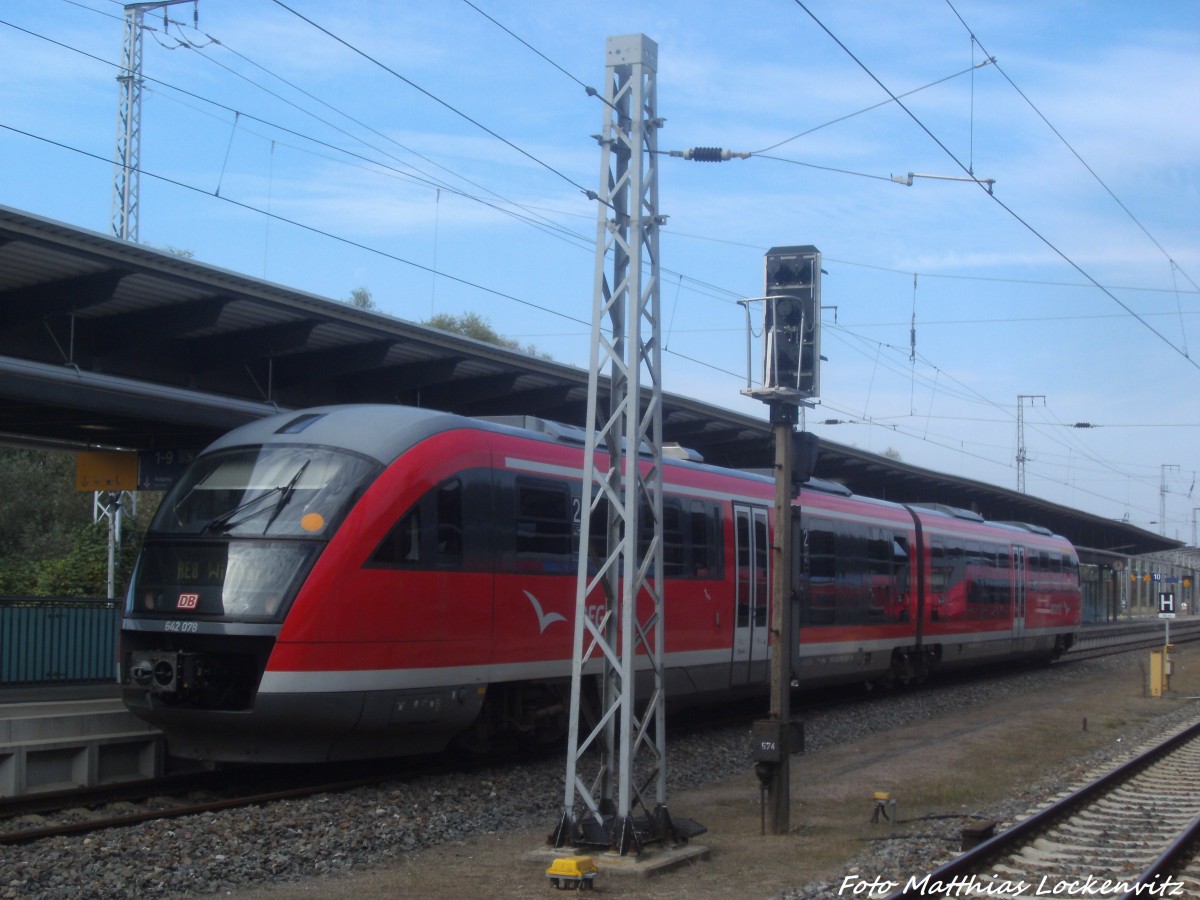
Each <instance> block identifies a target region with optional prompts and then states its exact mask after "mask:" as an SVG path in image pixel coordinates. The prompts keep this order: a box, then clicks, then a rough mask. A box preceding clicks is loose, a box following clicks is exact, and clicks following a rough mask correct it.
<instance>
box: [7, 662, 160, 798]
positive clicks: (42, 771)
mask: <svg viewBox="0 0 1200 900" xmlns="http://www.w3.org/2000/svg"><path fill="white" fill-rule="evenodd" d="M165 760H166V743H165V741H164V739H163V737H162V735H161V733H159V732H158V731H157V730H156V729H154V728H153V727H151V726H150V725H147V724H146V723H145V722H143V721H142V720H141V719H138V718H137V717H135V716H134V715H133V714H132V713H130V712H129V711H128V710H126V709H125V705H124V704H123V703H122V702H121V699H120V693H119V691H118V688H117V686H116V685H115V684H102V685H82V686H81V685H72V686H63V687H58V686H55V687H36V688H16V689H6V690H3V691H0V796H3V797H15V796H19V795H23V794H32V793H39V792H44V791H57V790H66V789H69V788H74V787H94V786H97V785H103V784H112V783H115V782H119V781H132V780H137V779H141V778H153V777H156V776H158V775H161V774H162V772H163V770H164V766H165Z"/></svg>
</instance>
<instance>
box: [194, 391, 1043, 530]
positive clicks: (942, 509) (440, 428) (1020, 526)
mask: <svg viewBox="0 0 1200 900" xmlns="http://www.w3.org/2000/svg"><path fill="white" fill-rule="evenodd" d="M464 428H465V429H476V430H482V431H488V432H492V433H499V434H511V435H521V436H524V437H530V438H534V439H537V440H541V441H545V442H548V443H556V444H567V445H571V446H577V447H583V446H584V444H585V442H586V439H587V434H586V432H585V431H584V429H582V428H579V427H577V426H574V425H564V424H562V423H559V422H553V421H550V420H548V419H540V418H537V417H534V416H502V417H494V418H468V417H465V416H459V415H456V414H454V413H446V412H441V411H438V410H429V409H420V408H417V407H411V406H397V405H385V404H346V405H336V406H320V407H314V408H312V409H305V410H298V411H293V412H285V413H280V414H278V415H274V416H269V417H267V418H265V419H259V420H256V421H254V422H251V423H249V424H247V425H243V426H241V427H240V428H236V429H234V430H233V431H231V432H229V433H228V434H226V435H224V436H223V437H221V438H218V439H217V440H216V441H214V442H213V443H212V444H210V445H209V446H208V447H207V448H206V449H205V451H204V452H205V453H209V452H213V451H217V450H225V449H230V448H234V447H243V446H247V445H254V444H262V443H268V442H270V443H295V444H310V445H311V444H316V445H322V446H329V447H339V448H344V449H346V450H351V451H353V452H356V453H361V454H363V455H365V456H368V457H370V458H372V459H375V460H377V461H378V462H379V463H381V464H382V465H388V464H390V463H391V462H392V461H394V460H395V459H397V458H398V457H399V456H401V455H402V454H404V453H405V452H407V451H408V450H410V449H411V448H412V447H415V446H416V445H417V444H419V443H421V442H422V441H424V440H426V439H428V438H430V437H432V436H434V435H436V434H440V433H442V432H446V431H453V430H456V429H464ZM642 449H643V451H644V450H645V448H642ZM664 456H666V457H668V462H669V463H670V464H672V465H675V466H683V467H687V468H698V469H699V468H703V469H707V470H709V471H720V472H725V473H728V474H730V475H734V476H736V477H740V478H747V479H752V480H756V481H762V482H770V481H771V480H772V473H770V472H766V471H755V470H746V469H723V468H720V467H713V466H707V465H705V464H704V463H703V460H702V458H701V457H700V456H699V454H696V453H694V452H692V451H688V450H686V449H685V448H679V447H677V446H676V447H671V448H669V449H668V448H664ZM804 489H805V491H807V492H817V493H820V494H825V495H829V496H834V497H844V498H853V499H854V500H856V501H859V502H862V503H866V504H870V505H875V506H886V507H890V508H894V509H902V508H903V507H904V506H905V505H907V506H908V507H910V508H911V509H913V510H914V511H916V512H918V514H920V515H922V516H923V517H931V516H934V517H944V518H947V519H956V520H959V521H966V522H973V523H976V524H979V525H987V526H992V527H996V528H1005V529H1012V530H1014V531H1024V532H1026V533H1029V534H1037V535H1042V536H1045V537H1053V538H1057V539H1059V540H1065V538H1062V537H1061V536H1059V535H1056V534H1054V533H1053V532H1052V531H1050V530H1049V529H1047V528H1043V527H1041V526H1039V525H1032V524H1028V523H1024V522H996V521H990V520H987V519H985V518H984V517H983V516H981V515H979V514H978V513H976V512H973V511H972V510H968V509H962V508H960V507H954V506H948V505H946V504H940V503H911V504H897V503H894V502H889V501H886V500H880V499H878V498H874V497H866V496H862V495H858V494H854V493H853V492H852V491H851V490H850V489H849V488H847V487H846V486H845V485H843V484H840V483H838V482H835V481H827V480H824V479H819V478H810V479H809V480H808V481H807V482H805V484H804Z"/></svg>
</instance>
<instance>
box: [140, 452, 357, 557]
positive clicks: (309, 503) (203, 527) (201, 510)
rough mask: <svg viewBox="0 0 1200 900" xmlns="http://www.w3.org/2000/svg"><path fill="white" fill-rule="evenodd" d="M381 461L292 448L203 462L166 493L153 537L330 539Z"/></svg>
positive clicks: (224, 454)
mask: <svg viewBox="0 0 1200 900" xmlns="http://www.w3.org/2000/svg"><path fill="white" fill-rule="evenodd" d="M380 469H381V466H380V465H379V464H378V463H375V462H373V461H371V460H368V459H365V458H364V457H361V456H356V455H353V454H350V453H346V452H344V451H338V450H331V449H328V448H325V447H305V446H296V445H285V446H264V447H243V448H238V449H234V450H227V451H223V452H218V453H212V454H210V455H208V456H204V457H201V458H200V459H198V460H197V461H196V463H195V464H194V465H193V466H192V467H191V468H190V469H189V470H188V471H187V473H186V474H185V475H184V476H183V478H182V479H181V480H180V481H179V482H178V483H177V484H176V485H175V487H174V488H172V489H171V492H170V493H169V494H168V495H167V497H166V499H165V500H163V503H162V505H161V506H160V507H159V509H158V513H157V514H156V516H155V518H154V522H153V524H151V526H150V531H151V534H155V535H163V534H175V535H185V534H186V535H211V536H227V537H302V538H328V537H329V536H330V535H331V534H332V533H333V530H334V529H335V528H336V527H337V525H338V523H339V522H340V521H341V519H342V517H343V516H344V515H345V514H346V512H347V511H348V510H349V508H350V506H351V505H352V504H353V502H354V501H355V500H356V499H357V498H358V497H359V496H361V495H362V492H363V490H364V489H365V488H366V485H367V484H368V483H369V482H370V481H371V480H372V479H374V478H375V477H376V476H377V475H378V474H379V471H380Z"/></svg>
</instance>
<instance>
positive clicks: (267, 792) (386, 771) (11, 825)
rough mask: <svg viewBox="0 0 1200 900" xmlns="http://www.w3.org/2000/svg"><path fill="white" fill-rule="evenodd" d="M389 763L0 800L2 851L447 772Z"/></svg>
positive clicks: (253, 770) (219, 774) (254, 771)
mask: <svg viewBox="0 0 1200 900" xmlns="http://www.w3.org/2000/svg"><path fill="white" fill-rule="evenodd" d="M389 762H394V763H395V765H392V766H388V765H385V764H383V763H379V764H375V765H371V764H365V765H359V766H358V767H357V772H355V773H354V774H348V769H347V767H345V766H341V765H331V766H305V767H300V768H297V769H288V768H287V767H272V768H270V769H264V768H263V767H260V766H252V767H246V768H236V769H228V770H218V771H208V772H200V773H191V774H187V775H178V776H167V777H165V778H156V779H152V780H147V781H141V782H130V783H126V784H120V785H109V786H105V787H97V788H86V789H77V790H65V791H55V792H53V793H46V794H32V795H26V796H19V797H9V798H2V799H0V846H11V845H15V844H27V843H30V842H32V841H39V840H43V839H45V838H52V837H62V836H65V835H79V834H88V833H91V832H94V831H101V830H104V829H108V828H128V827H130V826H132V825H138V824H140V823H142V822H152V821H156V820H160V819H174V818H181V817H183V816H195V815H203V814H204V813H210V812H217V811H220V810H225V809H236V808H239V807H244V806H258V805H263V804H266V803H273V802H276V801H279V800H290V799H296V798H300V797H308V796H313V795H315V794H322V793H333V792H338V791H347V790H353V789H354V788H358V787H363V786H366V785H374V784H379V783H381V782H384V781H388V780H390V779H396V778H405V777H412V776H415V775H421V774H430V773H435V772H438V771H443V770H446V769H447V768H449V767H452V766H453V764H452V763H447V762H445V761H441V762H437V761H432V762H426V763H424V764H423V765H422V764H420V763H414V762H413V761H411V760H404V761H401V762H396V761H389Z"/></svg>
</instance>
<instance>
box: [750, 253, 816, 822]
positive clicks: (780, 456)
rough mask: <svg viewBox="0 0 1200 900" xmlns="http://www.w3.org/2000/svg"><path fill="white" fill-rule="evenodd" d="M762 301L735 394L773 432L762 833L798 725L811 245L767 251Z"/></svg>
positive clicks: (784, 803) (809, 464)
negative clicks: (797, 547)
mask: <svg viewBox="0 0 1200 900" xmlns="http://www.w3.org/2000/svg"><path fill="white" fill-rule="evenodd" d="M764 281H765V290H764V291H763V294H764V296H762V297H757V298H754V299H748V300H743V301H741V302H742V304H743V305H744V306H745V307H746V361H747V386H746V389H745V390H744V391H742V393H743V394H746V395H748V396H751V397H754V398H755V399H757V400H761V401H763V402H764V403H766V404H767V406H768V408H769V409H770V417H771V425H772V426H773V428H774V432H775V533H774V539H773V541H772V542H771V565H772V567H773V569H772V581H771V585H772V597H771V604H772V605H771V609H772V612H771V640H772V651H771V711H770V717H769V718H768V719H766V720H763V721H761V722H757V723H756V724H755V726H754V730H753V746H752V755H753V758H754V760H755V770H756V772H757V773H758V777H759V779H760V781H761V782H762V784H763V789H764V791H765V793H766V809H765V811H764V813H765V814H764V830H769V831H770V833H771V834H786V833H787V832H788V831H789V830H790V829H791V764H790V763H791V754H792V753H793V752H795V751H799V750H801V749H803V747H802V744H803V740H802V734H803V732H802V731H801V730H800V727H799V724H798V723H795V722H793V721H792V713H791V688H792V678H793V673H794V656H795V650H796V646H797V644H798V629H797V627H796V625H797V620H796V617H795V616H794V614H793V596H792V595H793V591H792V556H793V552H792V550H793V540H792V531H793V522H795V523H796V524H797V525H798V524H799V521H798V520H799V516H800V510H799V507H798V506H793V504H792V501H793V499H795V497H796V496H797V495H798V492H799V490H800V486H801V485H802V484H803V483H804V482H805V481H807V480H808V478H809V476H810V475H811V474H812V469H813V465H814V463H815V461H816V450H817V442H816V440H815V437H816V436H815V435H812V434H808V433H805V432H803V431H801V432H797V431H796V425H797V423H798V421H799V408H800V406H802V405H811V401H812V400H813V399H814V398H815V397H817V396H818V394H819V387H820V366H821V349H820V346H821V345H820V333H821V254H820V251H818V250H817V248H816V247H813V246H800V247H774V248H772V249H771V250H769V251H767V255H766V272H765V278H764ZM758 303H761V304H762V309H763V313H762V316H763V317H762V339H763V340H762V380H761V381H760V382H759V383H758V384H757V385H756V384H755V383H754V380H753V378H752V375H751V372H750V368H751V337H752V335H753V333H754V328H753V327H752V321H751V320H752V318H753V314H752V311H751V310H752V307H754V306H755V305H756V304H758Z"/></svg>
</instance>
